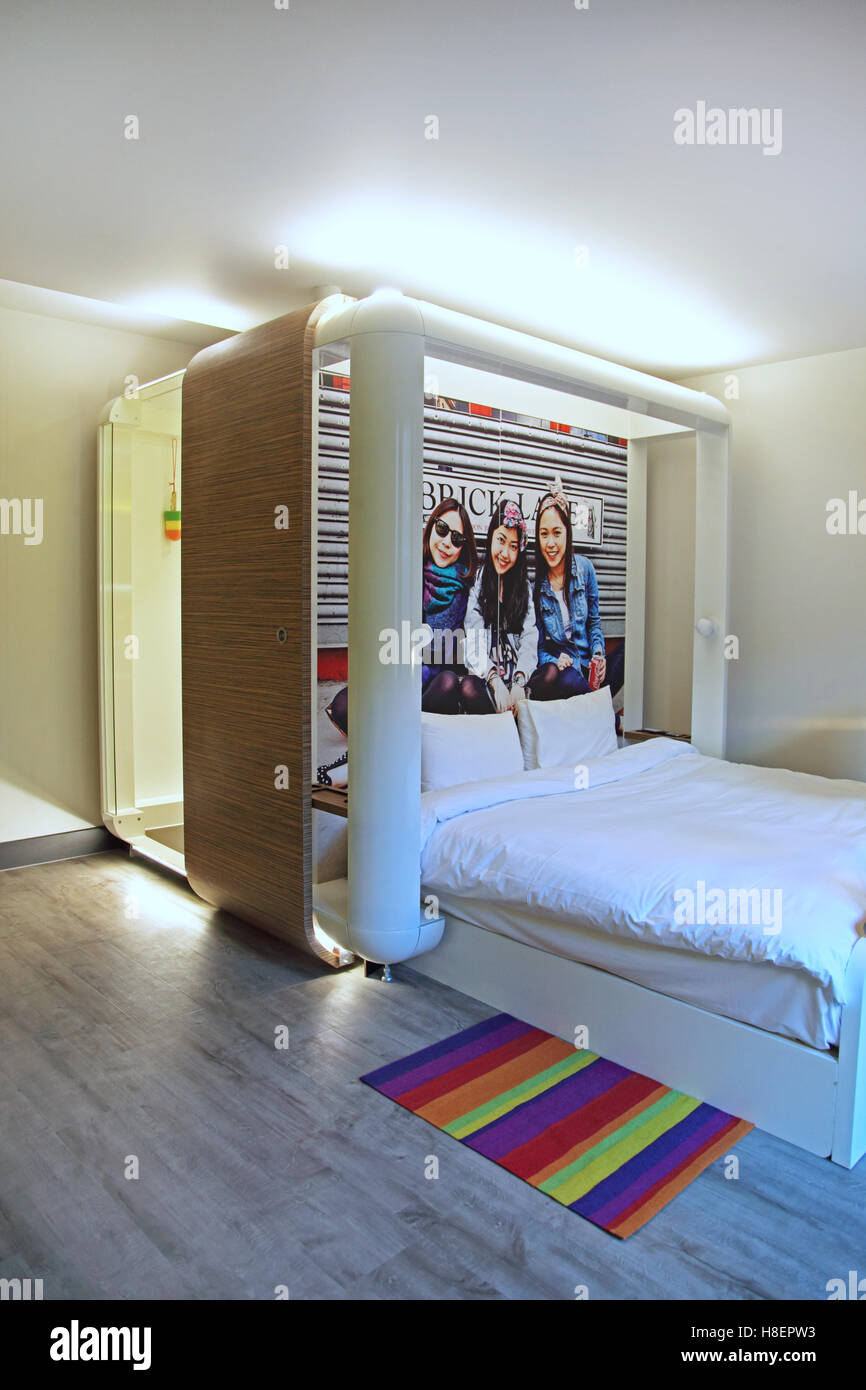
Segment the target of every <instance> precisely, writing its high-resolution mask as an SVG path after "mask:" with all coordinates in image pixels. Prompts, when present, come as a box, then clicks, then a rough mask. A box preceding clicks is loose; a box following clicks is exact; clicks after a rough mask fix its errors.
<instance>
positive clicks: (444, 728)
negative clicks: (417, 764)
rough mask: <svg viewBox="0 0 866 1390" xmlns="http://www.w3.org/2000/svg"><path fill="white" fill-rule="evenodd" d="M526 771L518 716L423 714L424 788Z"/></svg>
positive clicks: (422, 787) (422, 754) (422, 755)
mask: <svg viewBox="0 0 866 1390" xmlns="http://www.w3.org/2000/svg"><path fill="white" fill-rule="evenodd" d="M522 771H523V754H522V752H521V750H520V739H519V737H518V734H517V724H516V723H515V720H514V715H513V714H511V713H509V712H508V711H506V712H505V714H428V713H427V712H426V711H422V713H421V790H422V792H432V791H436V790H437V788H439V787H456V786H457V785H458V783H460V782H481V781H483V780H484V779H485V778H487V777H506V776H507V775H508V773H509V772H522Z"/></svg>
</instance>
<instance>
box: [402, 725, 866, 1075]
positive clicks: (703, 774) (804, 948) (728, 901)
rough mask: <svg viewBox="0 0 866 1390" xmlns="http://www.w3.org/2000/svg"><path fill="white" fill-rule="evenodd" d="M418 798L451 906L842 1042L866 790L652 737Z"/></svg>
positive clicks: (859, 925)
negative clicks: (580, 764) (578, 766)
mask: <svg viewBox="0 0 866 1390" xmlns="http://www.w3.org/2000/svg"><path fill="white" fill-rule="evenodd" d="M584 773H585V774H586V775H585V776H584V777H582V779H581V780H580V785H579V786H576V785H575V783H576V780H577V779H575V777H574V775H573V769H569V768H552V769H546V770H543V771H541V770H539V771H537V772H521V773H514V774H511V775H509V776H508V777H500V778H491V779H489V780H486V781H481V782H475V783H466V784H462V785H460V786H455V787H448V788H443V789H441V790H438V791H435V792H428V793H425V794H424V796H422V799H421V800H422V808H421V811H422V828H421V877H422V883H423V885H424V888H425V892H426V893H427V894H430V893H432V894H434V895H436V896H437V897H438V899H439V902H440V906H441V907H442V908H443V909H444V910H445V911H451V912H452V913H453V914H454V915H457V916H459V917H462V918H464V919H465V920H467V921H469V922H473V923H474V924H475V925H478V926H482V927H485V928H487V929H488V930H493V931H498V932H500V933H502V934H504V935H508V936H512V937H514V938H515V939H517V940H521V941H524V942H527V943H528V944H530V945H533V946H537V947H540V948H541V949H544V950H547V951H550V952H552V953H553V954H556V955H560V956H563V957H566V958H570V959H575V960H580V961H583V962H585V963H586V964H590V965H595V966H597V967H598V968H600V969H603V970H609V971H611V972H612V973H614V974H617V975H621V976H623V977H624V978H626V979H629V980H632V981H634V982H635V983H638V984H644V985H646V986H648V987H650V988H652V989H656V990H658V991H659V992H661V993H663V994H667V995H670V996H672V997H675V998H679V999H683V1000H685V1001H687V1002H689V1003H693V1004H696V1005H697V1006H698V1007H700V1008H704V1009H708V1010H710V1011H711V1012H713V1013H718V1014H722V1015H725V1016H728V1017H731V1018H735V1019H738V1020H740V1021H742V1022H746V1023H751V1024H754V1025H755V1026H757V1027H761V1028H764V1029H767V1030H769V1031H772V1032H776V1033H779V1034H781V1035H782V1036H785V1037H792V1038H796V1039H798V1040H799V1041H802V1042H806V1043H808V1044H809V1045H810V1046H812V1047H817V1048H827V1047H830V1046H834V1045H835V1044H836V1043H837V1042H838V1034H839V1021H840V1013H841V1008H840V1006H841V1003H842V1001H843V1000H844V998H845V973H846V970H847V967H848V962H849V960H850V956H851V951H852V949H853V947H854V945H855V944H856V942H857V940H858V937H859V935H861V934H863V927H864V916H866V786H864V785H863V784H862V783H855V782H850V781H843V780H832V779H828V778H821V777H814V776H809V775H807V774H804V773H793V772H787V771H783V770H779V769H768V768H756V767H748V766H745V765H740V764H735V763H728V762H725V761H723V760H721V759H716V758H707V757H704V756H702V755H701V754H699V753H697V752H696V751H695V750H694V749H692V748H691V747H690V746H689V745H686V744H682V743H675V742H673V741H672V740H668V739H655V740H652V741H648V742H647V743H643V744H640V745H637V746H632V747H629V748H626V749H623V750H620V751H618V752H616V753H611V754H608V755H607V756H606V757H602V758H597V759H594V760H590V761H589V762H588V763H587V764H586V765H585V768H584Z"/></svg>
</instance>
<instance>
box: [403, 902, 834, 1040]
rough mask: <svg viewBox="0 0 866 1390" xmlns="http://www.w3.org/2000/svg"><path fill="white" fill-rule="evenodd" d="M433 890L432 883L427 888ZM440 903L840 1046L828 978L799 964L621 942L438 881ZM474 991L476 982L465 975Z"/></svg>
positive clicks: (752, 1019)
mask: <svg viewBox="0 0 866 1390" xmlns="http://www.w3.org/2000/svg"><path fill="white" fill-rule="evenodd" d="M425 891H426V892H431V893H432V892H433V891H434V889H433V887H432V886H430V885H427V886H426V887H425ZM436 891H437V895H438V898H439V907H440V910H441V911H442V912H444V913H446V914H448V915H449V916H452V917H459V918H462V920H463V921H464V922H469V923H471V925H472V926H474V927H483V928H485V929H486V930H487V931H492V932H496V933H498V934H499V935H500V936H508V937H510V938H511V939H512V940H513V941H520V942H522V943H523V944H524V945H525V946H535V947H537V948H539V949H540V950H543V951H549V952H550V954H551V955H555V956H562V957H564V958H565V959H566V960H574V961H579V962H580V963H581V964H582V965H594V966H596V967H597V968H598V969H599V970H607V971H609V973H610V974H611V975H619V976H620V977H621V978H622V979H624V980H631V981H632V983H633V984H636V985H644V986H646V988H647V989H654V990H657V991H658V993H659V994H666V995H669V996H670V997H671V998H673V999H680V1000H682V1001H683V1002H684V1003H686V1004H695V1005H696V1006H697V1007H698V1008H699V1009H706V1010H707V1012H708V1013H713V1014H721V1015H722V1016H723V1017H725V1018H734V1019H737V1020H738V1022H740V1023H751V1024H753V1025H754V1026H755V1027H756V1028H765V1029H766V1030H767V1031H768V1032H770V1033H778V1034H780V1035H781V1036H782V1037H783V1038H794V1039H795V1040H796V1041H797V1042H804V1043H808V1044H809V1046H810V1047H816V1048H819V1049H822V1050H826V1049H827V1048H830V1047H838V1045H839V1023H840V1020H841V1015H842V1009H841V1006H840V1005H839V1004H838V1003H836V1001H835V1000H834V998H833V989H832V986H830V985H821V984H819V983H818V982H817V981H816V980H815V979H814V977H813V976H811V975H808V974H807V973H806V972H805V971H802V970H779V969H778V968H777V967H776V966H774V965H772V964H771V963H769V962H767V961H762V962H760V963H757V964H756V963H754V962H752V961H738V960H721V959H718V958H712V957H708V956H702V955H699V954H698V953H697V952H695V951H687V950H680V949H678V948H677V947H675V946H654V945H652V944H651V943H648V942H645V941H624V940H619V939H613V938H610V937H606V936H603V935H601V934H600V933H599V932H595V931H591V930H589V929H588V928H586V927H580V926H577V925H575V924H574V923H565V922H563V920H562V919H561V918H559V919H557V918H551V917H549V916H545V915H542V914H539V913H534V912H531V911H530V910H529V909H528V908H527V907H526V905H525V904H524V905H520V904H514V905H512V906H510V907H508V906H505V905H502V904H500V905H494V904H492V903H489V902H484V901H483V900H473V899H471V898H461V897H459V896H458V895H456V894H453V893H449V892H447V891H446V890H444V889H442V888H441V887H439V888H438V890H436ZM466 988H467V991H468V992H469V993H470V994H471V992H472V982H471V981H467V983H466Z"/></svg>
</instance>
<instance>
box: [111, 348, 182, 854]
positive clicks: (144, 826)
mask: <svg viewBox="0 0 866 1390" xmlns="http://www.w3.org/2000/svg"><path fill="white" fill-rule="evenodd" d="M182 380H183V372H175V373H174V374H173V375H171V376H168V377H164V378H162V379H161V380H159V381H153V382H149V383H148V384H147V385H144V386H134V387H131V388H130V390H129V394H125V395H123V396H118V397H116V399H115V400H113V401H111V402H110V403H109V405H108V406H107V407H106V409H105V411H104V413H103V418H102V422H101V424H100V427H99V440H98V460H99V472H98V478H99V482H98V488H99V499H98V501H99V654H100V660H99V684H100V689H99V698H100V738H101V744H102V749H101V751H102V759H101V765H102V772H101V777H102V786H101V794H102V815H103V820H104V822H105V824H106V825H107V827H108V829H109V830H111V831H112V832H113V834H115V835H117V836H118V837H119V838H120V839H121V840H126V841H127V843H128V844H130V845H131V846H132V847H133V848H134V849H135V850H137V851H138V852H139V853H141V854H143V855H146V856H147V857H148V858H149V859H154V860H156V861H158V862H159V863H161V864H163V865H165V866H166V867H169V868H172V869H175V870H177V871H179V872H181V873H182V872H183V869H184V859H183V757H182V740H181V645H180V638H181V594H180V543H179V542H177V541H172V540H169V539H168V536H167V534H166V525H165V519H164V514H165V512H166V511H168V510H170V505H171V491H172V476H173V475H174V479H175V481H174V487H175V489H176V491H177V497H178V508H179V507H180V505H181V487H180V478H181V459H180V452H181V448H180V445H181V382H182Z"/></svg>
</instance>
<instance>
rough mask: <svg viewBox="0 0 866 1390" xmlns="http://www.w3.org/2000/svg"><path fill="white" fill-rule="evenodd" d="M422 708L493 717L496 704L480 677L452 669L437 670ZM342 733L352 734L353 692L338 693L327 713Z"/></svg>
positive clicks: (425, 695)
mask: <svg viewBox="0 0 866 1390" xmlns="http://www.w3.org/2000/svg"><path fill="white" fill-rule="evenodd" d="M421 708H422V709H423V710H427V712H428V713H429V714H458V713H460V712H461V711H462V713H463V714H493V713H494V708H493V702H492V700H491V699H490V695H489V694H488V690H487V686H486V685H485V684H484V681H483V680H481V678H480V677H479V676H461V675H460V673H459V672H458V671H452V670H450V669H449V668H448V667H444V668H443V669H442V670H439V671H436V672H435V674H434V675H433V676H431V678H430V679H429V680H428V681H427V683H426V685H425V686H424V691H423V694H422V696H421ZM326 713H327V715H328V718H329V719H330V720H331V722H332V723H333V724H336V726H337V728H338V729H339V730H340V732H341V733H342V734H348V732H349V691H348V687H346V686H344V687H343V689H342V690H338V691H337V694H336V695H335V696H334V698H333V700H332V701H331V703H330V704H329V706H328V708H327V711H326Z"/></svg>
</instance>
